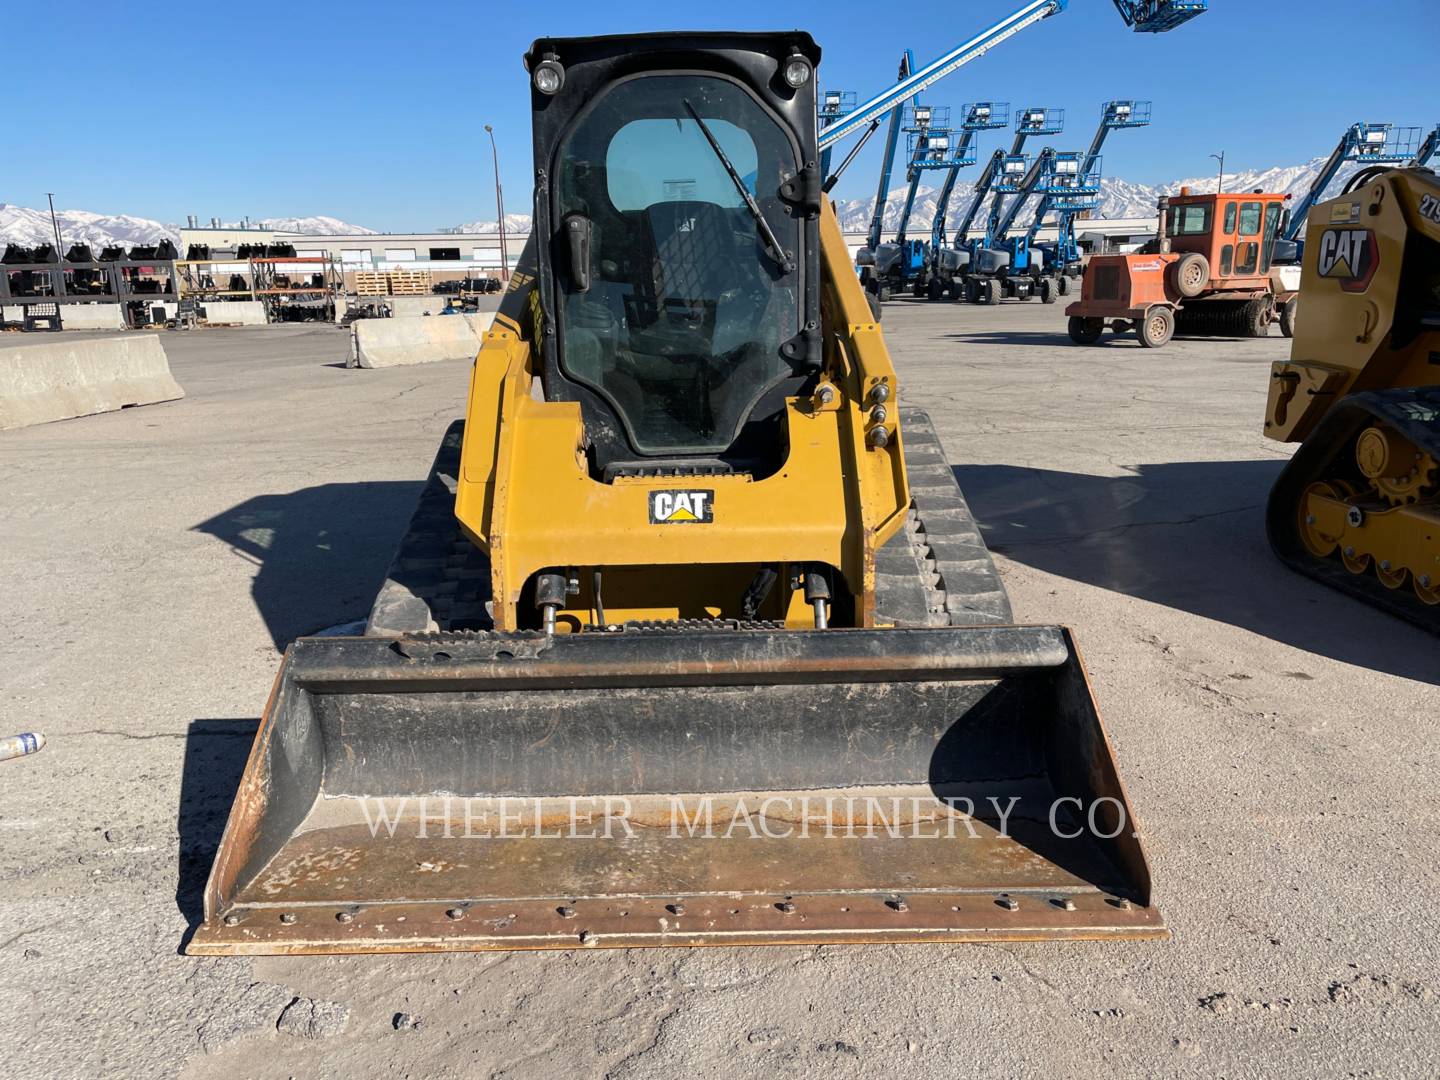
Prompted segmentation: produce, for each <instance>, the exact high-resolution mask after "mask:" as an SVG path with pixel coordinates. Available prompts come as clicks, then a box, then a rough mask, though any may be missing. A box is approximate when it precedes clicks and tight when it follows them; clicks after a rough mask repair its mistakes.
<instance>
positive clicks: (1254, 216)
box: [1240, 202, 1260, 236]
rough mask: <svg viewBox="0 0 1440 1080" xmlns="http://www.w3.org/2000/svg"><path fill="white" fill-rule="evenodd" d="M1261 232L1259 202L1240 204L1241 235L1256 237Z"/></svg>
mask: <svg viewBox="0 0 1440 1080" xmlns="http://www.w3.org/2000/svg"><path fill="white" fill-rule="evenodd" d="M1259 232H1260V204H1259V203H1258V202H1247V203H1241V204H1240V235H1241V236H1255V235H1256V234H1257V233H1259Z"/></svg>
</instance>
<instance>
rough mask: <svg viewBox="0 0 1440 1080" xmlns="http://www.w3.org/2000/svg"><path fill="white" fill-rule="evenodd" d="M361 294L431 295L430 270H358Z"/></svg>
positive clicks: (358, 289)
mask: <svg viewBox="0 0 1440 1080" xmlns="http://www.w3.org/2000/svg"><path fill="white" fill-rule="evenodd" d="M355 292H356V293H357V294H358V295H360V296H429V295H430V271H429V270H356V271H355Z"/></svg>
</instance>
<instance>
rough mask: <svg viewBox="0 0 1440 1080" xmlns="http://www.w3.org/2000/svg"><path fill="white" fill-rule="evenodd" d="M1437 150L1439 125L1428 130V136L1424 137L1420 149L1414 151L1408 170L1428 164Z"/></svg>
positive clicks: (1439, 132) (1439, 144) (1438, 146)
mask: <svg viewBox="0 0 1440 1080" xmlns="http://www.w3.org/2000/svg"><path fill="white" fill-rule="evenodd" d="M1437 149H1440V124H1436V125H1435V126H1434V127H1433V128H1431V129H1430V134H1429V135H1426V136H1425V141H1424V142H1423V143H1421V144H1420V149H1419V150H1417V151H1415V156H1414V157H1413V158H1411V159H1410V164H1409V168H1412V169H1418V168H1420V167H1422V166H1424V165H1426V164H1428V163H1429V161H1430V159H1431V158H1432V157H1434V156H1435V151H1436V150H1437Z"/></svg>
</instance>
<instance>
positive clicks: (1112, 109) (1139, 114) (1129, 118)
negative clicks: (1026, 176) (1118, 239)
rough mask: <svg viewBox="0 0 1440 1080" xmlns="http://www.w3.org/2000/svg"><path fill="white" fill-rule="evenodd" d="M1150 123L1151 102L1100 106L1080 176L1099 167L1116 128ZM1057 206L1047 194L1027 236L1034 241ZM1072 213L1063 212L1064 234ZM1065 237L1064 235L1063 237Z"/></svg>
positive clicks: (1060, 223) (1127, 102)
mask: <svg viewBox="0 0 1440 1080" xmlns="http://www.w3.org/2000/svg"><path fill="white" fill-rule="evenodd" d="M1149 123H1150V102H1148V101H1107V102H1105V104H1104V105H1102V106H1100V126H1099V127H1097V128H1096V129H1095V137H1094V138H1092V139H1091V140H1090V149H1089V150H1087V151H1085V159H1084V161H1083V162H1081V165H1080V175H1081V176H1089V175H1090V173H1091V171H1092V170H1094V168H1095V162H1096V161H1098V160H1099V159H1100V151H1101V150H1102V149H1103V148H1104V146H1105V139H1106V137H1107V136H1108V135H1109V134H1110V132H1112V131H1114V130H1115V129H1116V128H1122V127H1145V126H1146V125H1147V124H1149ZM1054 206H1055V197H1054V196H1053V195H1044V196H1042V197H1041V199H1040V203H1039V205H1038V206H1037V207H1036V208H1035V217H1034V219H1033V220H1032V221H1031V222H1030V228H1029V229H1028V230H1026V233H1025V239H1026V240H1027V241H1033V240H1034V239H1035V234H1036V233H1038V232H1039V231H1040V226H1041V224H1042V223H1043V222H1044V220H1045V215H1046V214H1048V213H1050V211H1051V210H1052V209H1053V208H1054ZM1068 217H1069V212H1062V213H1061V218H1062V220H1061V221H1060V222H1059V225H1060V231H1061V233H1062V234H1063V233H1064V231H1065V229H1066V227H1067V224H1068ZM1062 239H1063V237H1062Z"/></svg>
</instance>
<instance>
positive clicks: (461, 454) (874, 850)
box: [187, 32, 1166, 954]
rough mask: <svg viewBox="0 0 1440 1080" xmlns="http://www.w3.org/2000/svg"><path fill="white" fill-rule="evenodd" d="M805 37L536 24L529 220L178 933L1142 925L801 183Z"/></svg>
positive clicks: (435, 935)
mask: <svg viewBox="0 0 1440 1080" xmlns="http://www.w3.org/2000/svg"><path fill="white" fill-rule="evenodd" d="M819 59H820V51H819V49H818V48H817V47H816V45H815V44H814V42H813V41H812V40H811V39H810V37H809V35H807V34H804V33H800V32H790V33H775V34H768V33H767V34H740V33H699V34H660V35H653V36H645V37H625V38H619V37H602V38H576V39H546V40H542V41H538V42H536V43H535V45H534V46H533V48H532V49H531V51H530V52H529V54H528V55H527V56H526V67H527V69H528V71H529V73H530V80H531V95H532V102H533V112H534V148H535V172H534V176H535V226H534V232H533V235H532V238H531V240H530V242H529V243H528V245H527V247H526V248H525V252H524V255H523V257H522V261H521V264H520V266H519V268H518V271H517V273H516V274H515V277H514V281H513V283H512V285H511V288H510V289H509V291H508V292H507V294H506V296H505V297H504V300H503V303H502V307H501V309H500V312H499V315H498V317H497V319H496V321H495V325H494V327H493V329H492V330H491V331H490V332H488V333H487V334H486V335H485V339H484V343H483V346H482V348H481V350H480V354H479V356H478V358H477V360H476V362H475V366H474V374H473V378H472V383H471V388H470V397H469V404H468V407H467V409H466V416H465V420H464V421H463V422H458V423H457V424H456V425H455V426H454V427H452V428H451V430H450V432H449V433H448V434H447V435H446V437H445V439H444V442H443V444H442V446H441V449H440V452H439V455H438V456H437V458H436V462H435V466H434V469H433V470H432V472H431V476H430V479H429V483H428V485H427V487H426V489H425V493H424V495H423V496H422V498H421V501H420V505H419V507H418V509H417V510H416V512H415V515H414V518H413V520H412V521H411V523H410V527H409V531H408V533H407V535H406V536H405V538H404V539H403V540H402V542H401V545H400V549H399V551H398V553H397V555H396V557H395V560H394V564H393V566H392V568H391V570H390V574H389V579H388V580H387V582H386V583H385V585H384V587H383V589H382V590H381V593H380V595H379V596H378V597H377V599H376V601H375V605H374V608H373V610H372V612H371V615H370V620H369V624H368V627H367V630H366V633H365V635H364V636H363V637H354V638H315V639H302V640H300V641H297V642H296V643H295V644H294V645H293V646H292V647H291V648H290V650H289V651H288V653H287V654H286V657H285V660H284V663H283V666H282V669H281V672H280V675H279V677H278V680H277V682H276V686H275V690H274V693H273V694H272V697H271V700H270V703H269V705H268V706H267V708H266V710H265V714H264V718H263V720H262V723H261V726H260V730H259V732H258V734H257V737H256V740H255V744H254V748H253V750H252V752H251V756H250V760H249V762H248V765H247V767H246V770H245V774H244V776H243V778H242V781H241V784H240V790H239V793H238V795H237V797H236V801H235V805H234V808H233V810H232V813H231V817H230V820H229V823H228V825H227V828H226V831H225V834H224V838H223V840H222V843H221V846H220V849H219V852H218V853H217V856H216V860H215V865H214V869H213V871H212V874H211V878H210V882H209V885H208V889H207V892H206V896H205V919H204V922H203V924H202V925H200V926H199V927H198V928H197V929H196V930H195V933H194V935H193V937H192V939H191V940H190V941H189V943H188V946H187V948H188V951H189V952H191V953H200V954H214V953H307V952H385V951H421V950H467V949H527V948H574V947H591V946H598V947H604V946H636V945H721V944H771V943H803V944H817V943H823V942H857V941H887V942H891V941H964V940H1004V939H1036V938H1134V937H1141V938H1143V937H1162V936H1164V935H1165V933H1166V931H1165V928H1164V924H1163V922H1162V921H1161V919H1160V917H1159V914H1158V913H1157V911H1156V910H1155V908H1154V907H1153V906H1152V905H1151V901H1150V876H1149V870H1148V868H1147V865H1146V861H1145V856H1144V853H1143V851H1142V849H1141V844H1140V840H1139V833H1138V829H1137V826H1136V823H1135V818H1134V815H1133V813H1132V811H1131V807H1130V804H1129V802H1128V800H1127V798H1126V795H1125V791H1124V789H1123V787H1122V785H1121V782H1120V779H1119V776H1118V775H1117V772H1116V768H1115V763H1114V760H1113V756H1112V753H1111V750H1110V745H1109V742H1108V740H1107V738H1106V735H1105V732H1104V729H1103V727H1102V726H1101V723H1100V718H1099V716H1098V715H1097V712H1096V708H1095V703H1094V699H1093V696H1092V694H1091V691H1090V688H1089V685H1088V683H1087V680H1086V676H1085V672H1084V669H1083V667H1082V665H1081V661H1080V657H1079V654H1078V652H1077V651H1076V648H1075V644H1074V642H1073V641H1072V640H1071V637H1070V635H1069V633H1068V632H1067V631H1066V630H1065V629H1063V628H1061V627H1057V626H1018V625H1014V623H1013V620H1012V617H1011V611H1010V604H1009V601H1008V599H1007V598H1006V595H1005V591H1004V589H1003V587H1002V585H1001V583H1000V580H999V578H998V577H997V576H996V573H995V569H994V567H993V565H992V564H991V560H990V556H989V554H988V552H987V551H986V549H985V545H984V543H983V541H982V540H981V538H980V535H979V532H978V531H977V528H976V525H975V522H974V520H973V519H972V518H971V516H970V512H969V509H968V508H967V506H966V504H965V500H964V498H963V497H962V496H961V493H960V490H959V488H958V487H957V485H956V482H955V477H954V473H953V472H952V470H951V467H950V464H949V463H948V462H947V461H946V459H945V456H944V453H943V451H942V450H941V447H940V443H939V441H938V439H937V438H936V435H935V432H934V431H933V430H932V429H931V427H930V423H929V420H928V418H927V417H926V416H925V414H924V413H923V412H920V411H919V410H915V409H910V408H906V407H903V406H902V404H901V402H902V400H903V397H902V393H901V387H900V383H899V380H898V378H897V375H896V371H895V369H894V367H893V366H892V365H891V362H890V357H889V354H888V353H887V351H886V348H885V343H884V339H883V338H882V336H881V332H880V327H879V326H878V325H877V324H876V323H875V321H874V319H873V316H872V314H871V311H870V308H869V306H868V304H867V302H866V298H865V295H864V293H863V292H862V290H861V288H860V286H859V283H858V282H857V281H856V279H855V276H854V273H853V271H852V270H851V268H850V260H849V257H848V254H847V251H846V248H845V244H844V241H843V239H842V237H841V233H840V230H839V227H838V225H837V223H836V219H835V216H834V213H833V210H832V208H831V207H830V205H829V203H828V201H827V200H826V199H825V198H824V197H823V193H822V188H821V176H820V174H819V172H818V169H817V162H818V160H819V154H818V152H817V142H816V115H815V68H816V65H817V64H818V63H819Z"/></svg>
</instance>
